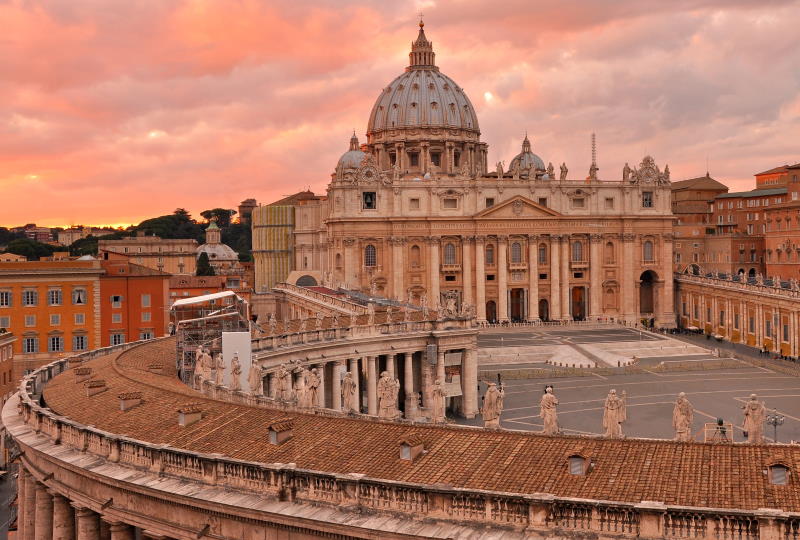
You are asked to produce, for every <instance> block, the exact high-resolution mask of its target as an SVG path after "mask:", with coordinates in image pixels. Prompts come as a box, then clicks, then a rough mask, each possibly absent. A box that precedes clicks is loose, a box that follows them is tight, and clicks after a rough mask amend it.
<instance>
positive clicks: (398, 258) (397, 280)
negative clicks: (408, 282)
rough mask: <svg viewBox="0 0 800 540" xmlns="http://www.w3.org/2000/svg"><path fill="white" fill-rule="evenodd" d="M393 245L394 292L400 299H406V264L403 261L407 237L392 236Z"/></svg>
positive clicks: (390, 241)
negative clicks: (404, 282)
mask: <svg viewBox="0 0 800 540" xmlns="http://www.w3.org/2000/svg"><path fill="white" fill-rule="evenodd" d="M389 243H390V244H391V246H392V265H393V266H394V269H393V271H392V278H393V279H392V293H393V294H394V297H395V298H397V299H398V300H404V299H405V296H406V295H405V290H404V286H403V276H404V275H405V271H406V265H405V261H403V249H404V248H403V244H404V243H405V239H404V238H401V237H392V238H390V239H389Z"/></svg>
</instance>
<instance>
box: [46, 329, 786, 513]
mask: <svg viewBox="0 0 800 540" xmlns="http://www.w3.org/2000/svg"><path fill="white" fill-rule="evenodd" d="M174 357H175V339H174V338H169V339H164V340H159V341H154V342H150V343H147V344H144V345H141V346H139V347H135V348H133V349H130V350H128V351H125V352H122V353H112V354H109V355H108V356H104V357H100V358H96V359H93V360H90V361H87V362H85V363H84V364H83V365H82V367H91V368H92V377H93V378H96V379H103V380H105V381H106V384H107V386H108V391H106V392H102V393H100V394H96V395H94V396H92V397H87V396H86V392H85V390H84V386H83V384H82V383H76V382H75V377H74V374H73V373H72V370H68V371H66V372H65V373H63V374H61V375H58V376H56V377H55V378H53V379H52V380H51V381H50V382H49V383H47V385H46V386H45V388H44V397H45V400H46V403H47V406H48V407H50V408H51V409H52V410H53V411H54V412H55V413H56V414H59V415H63V416H66V417H68V418H71V419H72V420H75V421H77V422H80V423H83V424H86V425H94V426H96V427H97V428H99V429H102V430H105V431H108V432H111V433H116V434H121V435H123V434H124V435H126V436H128V437H131V438H134V439H140V440H143V441H147V442H151V443H156V444H168V445H171V446H173V447H177V448H183V449H188V450H192V451H196V452H204V453H219V454H223V455H226V456H229V457H232V458H236V459H242V460H248V461H260V462H264V463H295V464H296V465H297V467H299V468H301V469H311V470H318V471H323V472H328V473H341V474H345V473H361V474H364V475H366V476H368V477H371V478H377V479H386V480H392V481H399V482H410V483H418V484H437V483H441V484H447V485H450V486H452V487H456V488H466V489H471V490H489V491H500V492H508V493H521V494H533V493H549V494H552V495H555V496H557V497H577V498H583V499H597V500H605V501H618V502H630V503H639V502H641V501H660V502H663V503H665V504H667V505H682V506H696V507H710V508H738V509H758V508H777V509H782V510H784V511H790V512H798V511H800V490H798V489H797V488H796V485H797V484H796V482H797V471H798V469H800V447H798V446H796V445H795V446H791V445H778V446H775V445H729V444H727V445H721V444H702V443H679V442H673V441H656V440H645V439H628V440H610V439H601V438H589V437H577V436H558V437H547V436H542V435H537V434H534V433H526V432H511V431H484V430H477V429H469V428H460V427H446V426H424V425H418V426H409V425H403V424H395V423H384V422H377V421H368V420H359V419H351V418H344V417H342V418H338V417H329V416H317V415H314V414H301V413H287V412H284V411H280V410H271V409H263V408H255V407H250V406H246V405H239V404H232V403H227V402H222V401H216V400H211V399H208V398H205V397H203V396H202V395H201V394H199V393H198V392H196V391H194V390H192V389H190V388H188V387H186V386H185V385H183V384H182V383H181V382H180V381H179V380H178V379H177V378H176V374H175V367H174ZM157 361H161V362H162V363H163V366H164V373H163V374H160V375H159V374H154V373H151V372H149V371H148V368H149V366H150V365H151V364H153V363H154V362H157ZM131 391H139V392H142V394H143V400H144V401H143V403H142V404H141V405H139V406H137V407H134V408H133V409H130V410H128V411H124V412H123V411H120V407H119V398H118V397H117V395H118V394H120V393H122V392H131ZM188 403H198V404H200V407H201V409H202V410H203V418H202V420H200V421H199V422H197V423H195V424H193V425H191V426H188V427H180V426H179V425H178V422H177V409H178V408H180V407H182V406H185V405H187V404H188ZM287 416H290V417H292V418H293V420H294V429H293V432H294V435H293V437H292V438H291V439H290V440H289V441H287V442H285V443H284V444H282V445H280V446H274V445H271V444H269V443H268V442H267V429H266V426H267V425H268V424H270V423H271V422H273V421H275V420H278V419H281V418H286V417H287ZM407 435H414V436H416V437H419V438H420V439H421V440H422V441H424V444H425V449H426V453H425V454H423V455H421V456H419V457H418V458H417V459H415V460H414V461H413V462H408V461H404V460H401V459H399V442H400V440H401V438H403V437H404V436H407ZM574 454H581V455H583V456H585V457H587V458H589V459H590V460H591V462H592V464H593V465H592V468H591V470H590V471H589V472H588V474H586V475H582V476H576V475H571V474H569V470H568V458H569V456H570V455H574ZM776 461H777V462H781V463H783V464H785V465H787V466H789V467H790V469H791V475H792V480H791V481H790V482H789V484H788V485H784V486H776V485H771V484H770V483H769V481H768V479H767V475H765V474H764V472H763V471H764V469H765V468H766V467H767V466H768V465H769V464H772V463H775V462H776Z"/></svg>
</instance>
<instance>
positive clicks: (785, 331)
mask: <svg viewBox="0 0 800 540" xmlns="http://www.w3.org/2000/svg"><path fill="white" fill-rule="evenodd" d="M783 341H784V343H788V342H789V325H788V324H784V325H783Z"/></svg>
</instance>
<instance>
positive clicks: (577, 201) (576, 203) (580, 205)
mask: <svg viewBox="0 0 800 540" xmlns="http://www.w3.org/2000/svg"><path fill="white" fill-rule="evenodd" d="M583 206H584V199H582V198H580V197H578V198H576V199H572V207H573V208H583Z"/></svg>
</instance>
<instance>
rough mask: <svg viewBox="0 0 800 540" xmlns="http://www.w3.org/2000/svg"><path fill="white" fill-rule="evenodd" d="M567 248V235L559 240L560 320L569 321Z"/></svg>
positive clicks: (570, 316)
mask: <svg viewBox="0 0 800 540" xmlns="http://www.w3.org/2000/svg"><path fill="white" fill-rule="evenodd" d="M569 248H570V245H569V235H565V236H563V237H562V238H561V318H562V319H566V320H568V321H571V320H572V314H571V313H570V307H569V306H570V298H569V277H570V270H569V260H570V257H569Z"/></svg>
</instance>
